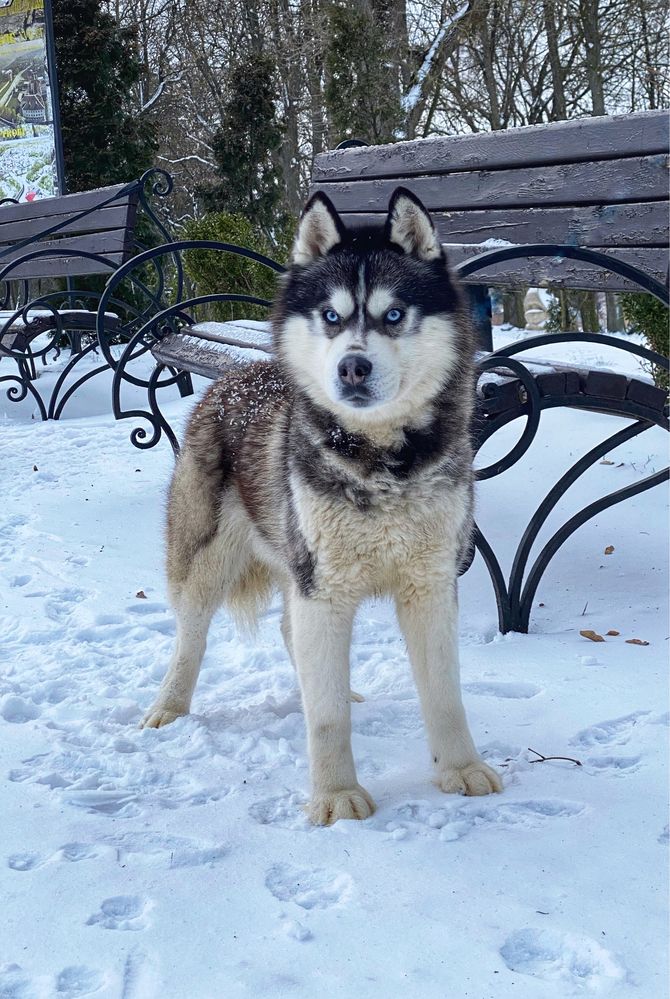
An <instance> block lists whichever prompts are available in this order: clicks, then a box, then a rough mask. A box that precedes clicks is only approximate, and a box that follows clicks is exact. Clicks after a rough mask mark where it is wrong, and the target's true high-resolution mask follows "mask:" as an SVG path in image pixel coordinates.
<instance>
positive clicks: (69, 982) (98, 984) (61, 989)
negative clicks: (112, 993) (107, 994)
mask: <svg viewBox="0 0 670 999" xmlns="http://www.w3.org/2000/svg"><path fill="white" fill-rule="evenodd" d="M103 985H104V978H103V976H102V975H101V974H100V973H99V972H98V971H95V970H94V969H93V968H87V967H86V966H85V965H83V964H82V965H72V966H71V967H69V968H63V970H62V971H61V973H60V974H59V975H58V976H57V978H56V996H58V997H60V996H62V997H63V999H77V997H78V996H90V995H93V993H94V992H97V991H98V989H100V988H102V986H103Z"/></svg>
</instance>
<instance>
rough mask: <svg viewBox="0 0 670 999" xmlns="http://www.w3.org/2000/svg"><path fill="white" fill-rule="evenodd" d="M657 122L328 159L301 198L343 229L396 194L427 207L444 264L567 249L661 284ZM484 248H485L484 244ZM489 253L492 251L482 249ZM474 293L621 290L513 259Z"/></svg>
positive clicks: (643, 119)
mask: <svg viewBox="0 0 670 999" xmlns="http://www.w3.org/2000/svg"><path fill="white" fill-rule="evenodd" d="M668 142H669V128H668V113H667V112H666V111H649V112H643V113H638V114H629V115H616V116H612V117H602V118H586V119H580V120H576V121H566V122H555V123H551V124H547V125H531V126H528V127H526V128H516V129H510V130H508V131H505V132H481V133H476V134H474V135H460V136H448V137H435V138H430V139H418V140H415V141H413V142H398V143H394V144H393V145H387V146H366V147H360V148H350V149H341V150H334V151H332V152H328V153H322V154H321V155H319V156H317V157H316V162H315V167H314V173H313V178H312V191H315V190H322V191H324V192H325V193H326V194H328V196H329V197H330V198H331V199H332V201H333V202H334V204H335V206H336V208H337V209H338V210H339V211H340V212H341V213H342V216H343V219H344V220H345V222H347V221H348V222H350V223H354V224H355V223H358V222H365V221H371V220H374V219H380V218H382V217H383V216H384V214H385V212H386V208H387V205H388V201H389V196H390V194H391V192H392V191H393V189H394V188H395V187H398V186H399V185H403V186H406V187H409V188H410V189H411V190H412V191H414V192H415V193H416V194H417V195H418V196H419V197H420V198H421V199H422V201H423V202H424V204H425V205H426V207H427V208H428V209H430V211H431V212H432V214H433V218H434V220H435V223H436V226H437V231H438V233H439V236H440V238H441V240H442V241H443V242H444V243H445V244H448V255H449V259H450V261H451V262H452V263H453V264H457V263H459V262H460V261H462V260H465V259H468V258H470V257H471V256H473V255H476V254H477V253H481V252H482V249H487V248H489V247H488V246H484V247H482V245H481V244H482V243H486V242H487V241H492V242H493V241H496V240H504V241H508V242H511V243H569V244H572V245H575V246H582V247H590V248H593V249H599V250H604V251H605V252H608V253H612V254H615V255H617V256H618V257H619V258H620V259H622V260H625V261H628V262H629V263H631V264H633V265H635V266H638V267H640V268H641V269H642V270H644V271H646V272H647V273H649V274H651V275H652V276H653V277H655V278H657V279H658V280H660V281H665V280H666V279H667V275H668V155H667V154H668ZM489 245H490V244H489ZM490 248H493V246H491V245H490ZM484 273H485V275H486V280H484V279H483V274H482V273H479V274H477V275H473V276H472V277H471V278H469V279H468V280H469V281H470V282H471V283H473V284H482V283H487V284H492V285H507V286H518V285H524V284H526V285H528V284H533V285H535V284H547V283H551V284H555V285H564V286H566V287H576V288H593V289H603V288H609V289H613V290H626V289H629V288H631V285H630V284H628V283H627V282H626V281H625V280H624V279H622V278H621V277H617V276H615V275H609V274H608V273H607V272H605V271H601V270H600V269H598V268H595V267H593V266H591V265H587V264H583V263H580V262H577V261H568V260H562V261H558V260H556V259H554V258H551V259H547V258H536V259H534V260H524V259H519V260H513V261H510V262H507V263H505V264H500V265H496V266H495V267H493V268H491V269H489V270H487V271H486V272H484Z"/></svg>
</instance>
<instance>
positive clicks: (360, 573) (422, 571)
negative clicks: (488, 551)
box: [294, 483, 468, 599]
mask: <svg viewBox="0 0 670 999" xmlns="http://www.w3.org/2000/svg"><path fill="white" fill-rule="evenodd" d="M294 499H295V502H296V512H297V515H298V522H299V525H300V530H301V533H302V534H303V536H304V538H305V541H306V544H307V548H308V549H309V551H310V552H311V554H312V556H313V558H314V561H315V576H314V581H315V584H316V588H317V591H319V590H323V591H332V589H333V587H336V588H337V589H338V590H340V591H343V590H344V591H345V592H347V593H349V594H350V595H351V596H352V597H353V598H356V599H360V598H361V597H362V596H366V595H370V594H378V593H388V592H397V591H398V589H399V588H403V587H404V586H405V585H406V584H407V582H408V581H409V580H411V579H415V578H419V579H421V578H423V579H425V581H426V583H428V578H427V577H428V576H430V577H431V578H432V576H433V573H435V572H438V573H440V574H442V573H443V572H445V571H446V572H447V573H449V572H453V565H454V561H455V560H456V558H457V555H458V545H459V539H460V537H461V531H462V527H463V523H464V519H465V518H466V517H467V514H468V501H467V491H466V489H465V488H464V487H459V486H451V487H449V488H447V487H445V486H441V487H440V488H439V489H436V487H435V485H434V484H429V483H426V485H425V487H424V488H423V489H422V488H421V487H419V488H417V487H416V486H415V487H414V488H413V489H412V490H411V491H409V492H404V491H403V492H400V491H393V492H389V493H388V494H387V496H386V498H385V500H384V501H383V503H377V504H376V505H375V507H374V509H360V508H359V507H357V506H356V504H355V503H352V502H348V501H347V500H345V499H341V498H331V497H328V496H320V495H319V494H317V493H315V492H314V491H312V490H311V489H309V488H306V487H305V486H303V485H300V484H298V483H295V484H294Z"/></svg>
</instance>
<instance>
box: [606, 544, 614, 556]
mask: <svg viewBox="0 0 670 999" xmlns="http://www.w3.org/2000/svg"><path fill="white" fill-rule="evenodd" d="M613 551H614V545H608V546H607V548H606V549H605V555H611V554H612V552H613Z"/></svg>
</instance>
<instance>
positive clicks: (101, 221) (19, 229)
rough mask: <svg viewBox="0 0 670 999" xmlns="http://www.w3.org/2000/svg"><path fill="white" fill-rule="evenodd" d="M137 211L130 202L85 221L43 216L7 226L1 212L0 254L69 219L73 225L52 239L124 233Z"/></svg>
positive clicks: (71, 216)
mask: <svg viewBox="0 0 670 999" xmlns="http://www.w3.org/2000/svg"><path fill="white" fill-rule="evenodd" d="M134 210H135V206H134V205H131V203H130V202H129V201H124V202H122V203H121V204H119V205H111V206H110V207H109V208H101V209H99V210H98V211H95V212H91V214H90V215H86V216H85V217H84V218H81V216H80V213H79V212H67V213H62V214H60V215H54V216H52V217H51V219H47V218H45V217H44V216H42V215H40V216H39V217H37V218H29V219H22V220H20V221H17V220H14V221H13V222H8V223H5V221H4V216H3V209H2V208H0V252H1V251H2V250H3V249H4V248H5V246H8V245H11V244H13V243H18V242H21V240H24V239H27V238H28V237H29V236H39V234H40V233H41V232H43V231H44V230H45V229H48V228H50V227H51V226H52V225H55V224H56V223H57V222H58V223H61V222H65V221H66V220H67V219H68V218H69V219H70V221H69V223H68V224H67V225H65V226H64V227H63V229H59V230H58V232H57V233H55V234H54V235H53V236H52V237H51V238H52V239H61V238H63V237H64V236H71V235H74V234H83V233H86V232H101V231H104V230H107V229H123V228H126V227H127V226H128V225H129V224H131V222H132V216H133V213H134ZM61 234H62V236H61ZM1 259H2V258H1V257H0V260H1Z"/></svg>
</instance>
